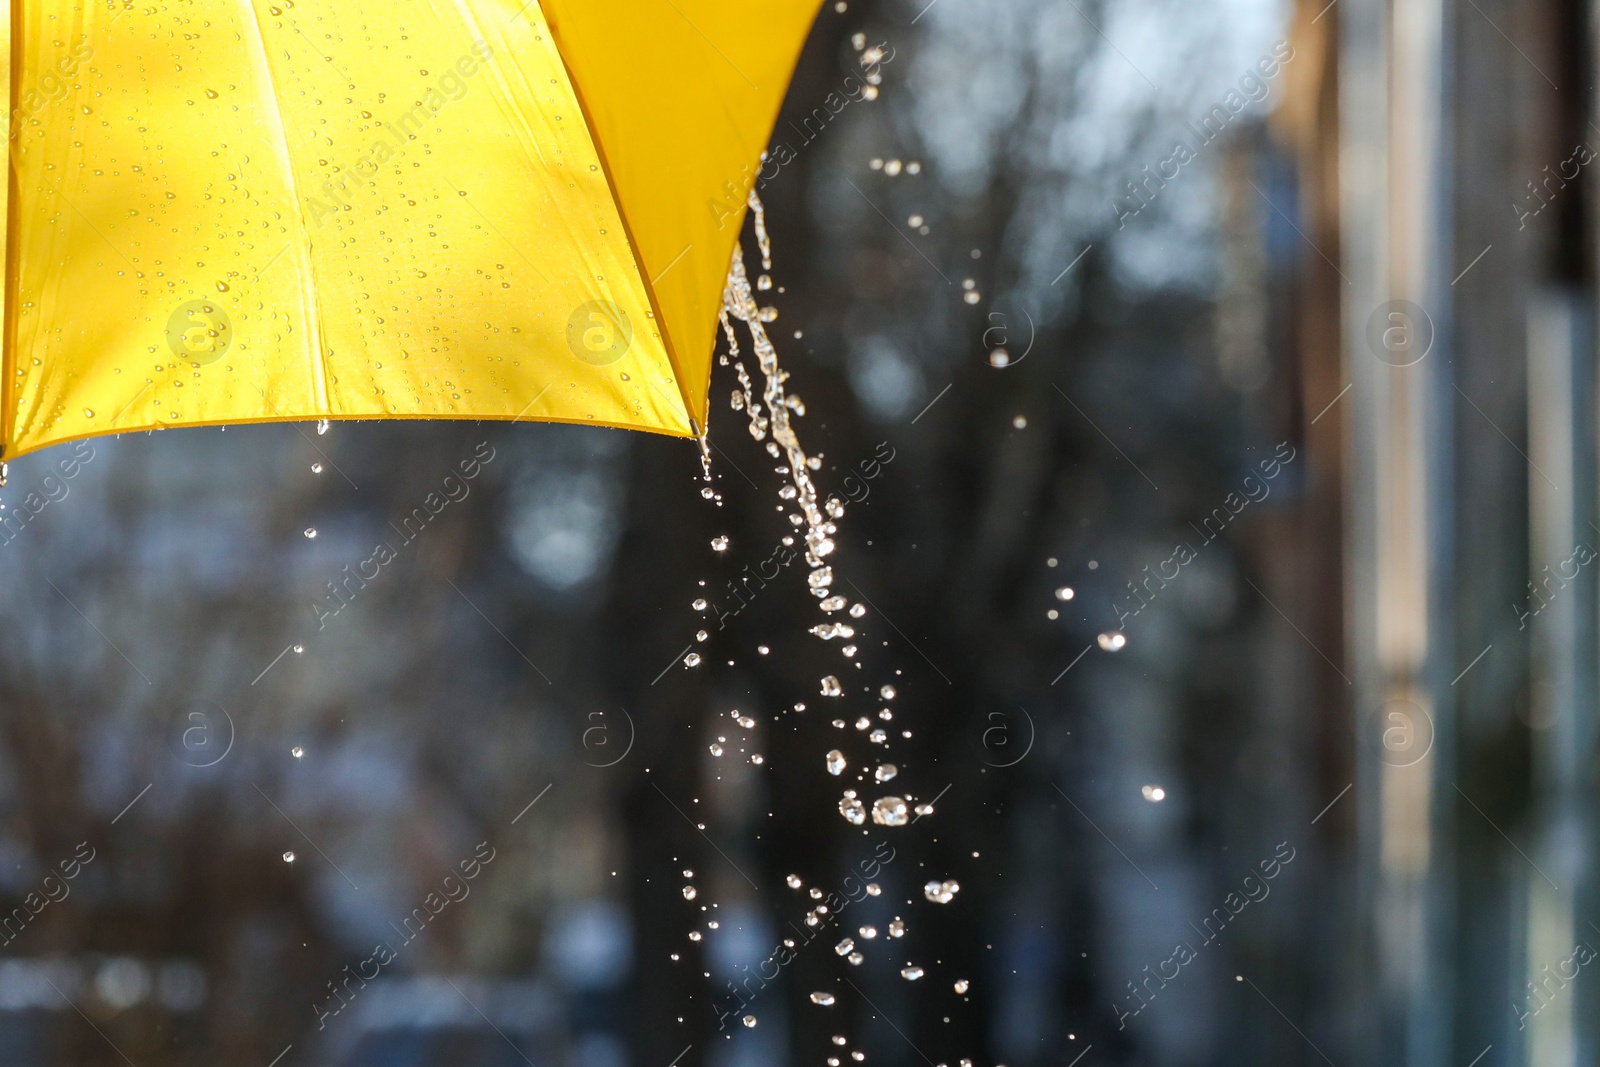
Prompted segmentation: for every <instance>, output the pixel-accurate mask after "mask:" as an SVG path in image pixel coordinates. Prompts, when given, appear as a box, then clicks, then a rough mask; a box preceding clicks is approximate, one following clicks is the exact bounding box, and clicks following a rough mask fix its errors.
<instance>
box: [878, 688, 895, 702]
mask: <svg viewBox="0 0 1600 1067" xmlns="http://www.w3.org/2000/svg"><path fill="white" fill-rule="evenodd" d="M878 695H879V696H880V697H882V698H883V699H885V700H893V699H894V698H895V689H894V686H892V685H886V686H884V687H883V688H882V689H880V690H878Z"/></svg>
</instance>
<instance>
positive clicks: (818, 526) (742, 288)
mask: <svg viewBox="0 0 1600 1067" xmlns="http://www.w3.org/2000/svg"><path fill="white" fill-rule="evenodd" d="M749 203H750V211H751V214H752V215H753V216H754V219H755V231H756V242H757V244H759V245H760V246H761V265H762V267H763V268H764V269H767V270H771V269H772V240H771V238H770V237H769V236H768V234H767V214H766V209H765V208H764V207H763V206H762V204H761V198H760V197H759V196H757V195H756V193H755V191H754V190H751V192H750V200H749ZM730 318H731V319H738V320H739V321H740V322H742V323H744V324H745V328H746V329H747V330H748V331H749V333H750V347H751V350H752V352H753V353H754V355H755V359H756V363H757V365H758V366H759V367H760V370H761V376H762V378H763V379H764V382H765V388H764V389H763V390H762V393H761V401H762V404H763V405H764V406H765V408H766V411H765V414H764V415H763V413H762V412H761V410H760V409H759V408H758V407H757V405H756V397H755V389H754V387H753V384H752V383H751V380H750V376H749V373H748V372H747V371H746V370H745V369H744V363H743V361H742V360H741V359H740V355H739V349H738V341H737V339H736V337H735V334H734V330H733V325H732V323H731V322H730V321H729V320H730ZM721 321H722V326H723V330H724V332H725V333H726V335H727V337H728V347H729V353H728V356H729V358H730V359H732V360H733V361H734V362H735V363H737V364H738V374H739V384H740V392H739V393H738V394H736V395H737V396H738V397H739V401H738V406H741V407H743V408H744V409H745V412H746V414H748V415H749V417H750V435H751V436H752V437H754V438H755V439H756V440H757V441H762V440H766V438H767V436H768V434H769V433H770V435H771V437H772V440H771V441H768V442H767V451H768V452H769V453H771V454H772V456H773V457H774V458H782V459H784V460H786V461H787V466H788V474H789V478H790V480H791V482H792V483H793V484H792V486H786V487H785V489H786V490H787V489H789V488H792V489H793V490H794V491H793V493H792V494H791V493H787V492H785V493H784V494H781V495H782V496H783V497H784V499H792V500H793V501H794V503H795V506H796V507H797V508H798V509H799V515H800V516H801V524H802V525H804V526H805V528H806V534H805V538H806V549H807V551H806V563H807V564H808V565H809V566H810V567H811V569H812V571H811V575H810V577H809V584H810V586H811V591H812V592H813V593H814V594H815V595H816V596H817V598H818V599H819V600H823V599H826V598H827V597H828V595H829V593H830V589H831V586H832V585H833V573H832V571H831V570H830V569H829V568H828V567H827V566H825V565H824V563H823V560H824V558H825V557H827V556H828V555H830V554H831V553H832V552H833V550H834V541H833V535H834V534H835V533H837V532H838V529H837V527H836V526H835V525H834V523H833V521H832V519H831V518H830V517H829V513H830V512H831V513H833V517H834V518H837V517H840V516H842V515H843V514H844V508H843V505H838V506H836V507H830V508H828V510H827V511H824V510H823V506H822V504H821V503H820V502H819V501H818V497H817V487H816V483H815V482H813V481H812V480H811V472H812V471H814V470H817V469H818V468H820V467H821V466H822V464H821V461H820V460H819V459H813V458H811V457H809V456H807V455H806V453H805V449H804V448H802V447H801V445H800V438H799V435H798V434H796V433H795V429H794V425H793V423H792V422H791V421H790V418H789V416H790V414H791V413H793V414H795V415H798V414H799V413H800V412H802V411H804V410H805V405H804V402H803V401H802V400H801V399H800V398H799V397H798V396H795V395H792V394H790V393H789V392H788V390H787V389H786V388H785V385H784V383H785V382H786V381H787V380H788V378H789V375H788V373H787V372H786V371H784V370H783V368H782V367H780V366H779V365H778V350H777V349H776V348H775V347H774V346H773V344H772V340H771V338H769V337H768V336H767V329H766V323H768V322H770V321H772V316H771V315H770V314H768V313H766V312H765V310H764V309H763V308H762V307H761V306H760V305H758V304H757V303H756V299H755V293H754V291H753V290H752V288H751V285H750V277H749V275H748V274H747V273H746V272H745V266H744V249H743V248H741V247H739V246H738V245H735V246H734V249H733V260H732V262H731V264H730V265H729V269H728V284H727V287H726V288H725V289H724V290H723V294H722V318H721Z"/></svg>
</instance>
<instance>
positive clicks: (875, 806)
mask: <svg viewBox="0 0 1600 1067" xmlns="http://www.w3.org/2000/svg"><path fill="white" fill-rule="evenodd" d="M906 812H907V808H906V802H905V800H904V799H902V798H901V797H879V798H878V799H877V800H874V801H873V802H872V821H873V822H875V823H877V824H878V825H879V826H904V825H905V824H906V821H907V818H906Z"/></svg>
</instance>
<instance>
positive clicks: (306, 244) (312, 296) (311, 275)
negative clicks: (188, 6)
mask: <svg viewBox="0 0 1600 1067" xmlns="http://www.w3.org/2000/svg"><path fill="white" fill-rule="evenodd" d="M239 2H240V3H241V4H242V5H243V6H244V7H245V9H246V10H247V11H248V12H249V19H248V21H249V23H250V26H251V27H252V28H253V29H254V30H255V36H254V42H253V43H254V44H255V47H256V51H257V54H258V55H259V57H260V59H261V66H262V69H263V72H264V75H265V77H266V79H267V89H268V91H269V92H270V93H271V94H272V108H271V113H270V114H271V125H272V129H273V132H274V133H276V134H277V136H278V141H279V142H280V143H281V144H282V145H283V161H284V169H285V170H286V171H287V172H288V178H289V193H290V195H291V196H293V197H294V206H295V212H294V218H295V221H296V222H297V223H298V224H299V227H300V249H299V252H298V255H297V257H296V258H297V259H298V260H299V264H300V267H299V274H300V287H301V289H302V290H303V291H304V293H305V300H306V304H307V309H306V318H307V320H308V321H307V323H306V326H307V330H306V332H307V342H308V343H309V344H310V345H311V354H312V360H311V370H312V375H313V378H314V383H315V387H316V406H317V411H318V413H320V414H322V415H329V416H331V415H332V414H333V411H332V403H331V401H330V398H329V396H328V368H327V365H326V364H325V363H324V356H323V351H322V347H323V346H322V301H321V298H320V297H319V296H318V294H317V279H316V266H315V264H314V263H313V262H312V259H311V229H310V227H308V226H307V225H306V220H305V215H304V209H303V206H302V204H303V201H302V199H301V196H300V181H299V179H298V178H297V177H296V176H295V172H294V155H293V153H292V152H291V151H290V149H289V134H288V131H287V129H286V128H285V127H284V123H283V108H282V105H281V104H280V102H279V97H278V82H277V79H276V78H275V77H273V74H272V61H271V60H270V59H269V58H268V56H267V42H266V38H265V36H263V34H262V32H261V21H260V16H259V14H258V13H257V11H256V9H255V5H254V4H253V3H252V2H251V0H239Z"/></svg>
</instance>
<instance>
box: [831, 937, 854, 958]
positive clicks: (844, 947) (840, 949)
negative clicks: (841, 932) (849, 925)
mask: <svg viewBox="0 0 1600 1067" xmlns="http://www.w3.org/2000/svg"><path fill="white" fill-rule="evenodd" d="M855 947H856V943H855V942H854V941H852V940H851V939H850V938H848V937H847V938H845V939H844V940H843V941H841V942H839V943H838V944H837V945H834V946H833V951H835V952H837V953H838V954H839V955H841V956H848V955H850V953H851V952H853V951H854V950H855Z"/></svg>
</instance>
